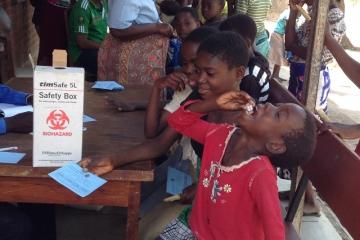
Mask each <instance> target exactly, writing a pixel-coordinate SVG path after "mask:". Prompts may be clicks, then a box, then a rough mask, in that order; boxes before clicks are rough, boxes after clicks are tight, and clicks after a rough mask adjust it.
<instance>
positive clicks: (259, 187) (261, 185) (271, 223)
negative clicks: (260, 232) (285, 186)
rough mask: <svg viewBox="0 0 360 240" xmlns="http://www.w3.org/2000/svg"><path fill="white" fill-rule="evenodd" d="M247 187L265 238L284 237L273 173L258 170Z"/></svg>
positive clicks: (267, 170)
mask: <svg viewBox="0 0 360 240" xmlns="http://www.w3.org/2000/svg"><path fill="white" fill-rule="evenodd" d="M249 189H250V194H251V196H252V198H253V199H254V202H255V204H256V208H257V210H258V213H259V216H260V218H261V219H262V222H263V227H264V233H265V239H285V229H284V224H283V220H282V216H281V209H280V201H279V197H278V188H277V185H276V175H275V173H274V172H271V170H269V169H263V170H259V172H258V173H256V176H254V178H253V181H252V184H251V185H250V186H249Z"/></svg>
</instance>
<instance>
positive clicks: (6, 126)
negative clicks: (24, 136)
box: [0, 84, 33, 134]
mask: <svg viewBox="0 0 360 240" xmlns="http://www.w3.org/2000/svg"><path fill="white" fill-rule="evenodd" d="M32 99H33V97H32V95H31V94H27V93H24V92H19V91H15V90H13V89H11V88H9V87H8V86H6V85H4V84H0V103H9V104H15V105H28V104H32ZM32 127H33V114H32V112H26V113H21V114H18V115H16V116H13V117H9V118H4V117H3V116H2V115H1V112H0V134H5V133H7V132H21V133H27V132H31V131H32Z"/></svg>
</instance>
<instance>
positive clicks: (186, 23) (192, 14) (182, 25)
mask: <svg viewBox="0 0 360 240" xmlns="http://www.w3.org/2000/svg"><path fill="white" fill-rule="evenodd" d="M173 26H174V28H175V30H176V33H177V35H178V36H179V37H180V39H181V40H184V39H185V38H186V37H187V36H188V35H189V34H190V33H191V32H192V31H194V30H195V29H196V28H198V27H200V20H199V16H198V14H197V12H196V10H195V9H193V8H191V7H183V8H181V9H180V10H179V11H178V12H177V14H176V15H175V18H174V22H173Z"/></svg>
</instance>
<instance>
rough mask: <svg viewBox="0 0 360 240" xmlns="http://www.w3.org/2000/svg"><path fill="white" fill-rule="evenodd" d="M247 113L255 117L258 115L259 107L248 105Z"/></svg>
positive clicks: (246, 107)
mask: <svg viewBox="0 0 360 240" xmlns="http://www.w3.org/2000/svg"><path fill="white" fill-rule="evenodd" d="M245 112H246V114H247V115H249V116H252V117H254V116H255V115H256V113H257V107H256V106H253V105H250V104H247V105H246V106H245Z"/></svg>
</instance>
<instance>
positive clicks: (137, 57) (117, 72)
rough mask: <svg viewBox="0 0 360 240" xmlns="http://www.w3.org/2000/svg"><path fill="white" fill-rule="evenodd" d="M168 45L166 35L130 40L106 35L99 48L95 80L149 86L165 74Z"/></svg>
mask: <svg viewBox="0 0 360 240" xmlns="http://www.w3.org/2000/svg"><path fill="white" fill-rule="evenodd" d="M168 46H169V40H168V38H166V37H164V36H161V35H158V34H154V35H150V36H147V37H144V38H140V39H137V40H132V41H120V40H119V39H117V38H115V37H113V36H112V35H111V34H108V36H107V37H106V38H105V40H104V41H103V43H102V44H101V47H100V49H99V54H98V80H114V81H117V82H119V83H122V84H124V83H125V84H148V85H151V84H152V83H153V81H154V80H156V79H158V78H159V77H161V76H164V75H165V64H166V56H167V51H168Z"/></svg>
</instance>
